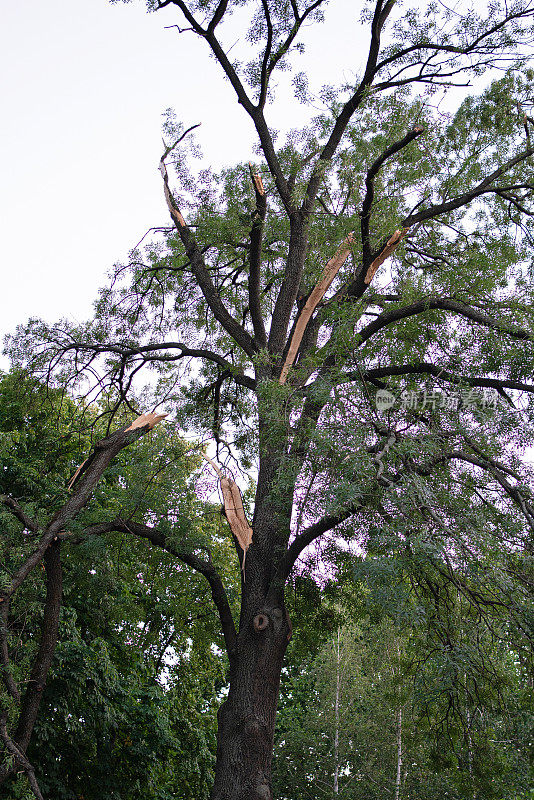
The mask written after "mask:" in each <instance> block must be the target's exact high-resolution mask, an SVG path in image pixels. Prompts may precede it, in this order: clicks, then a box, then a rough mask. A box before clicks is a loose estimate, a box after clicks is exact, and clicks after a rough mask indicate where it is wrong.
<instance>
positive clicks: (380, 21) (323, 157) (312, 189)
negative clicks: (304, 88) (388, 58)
mask: <svg viewBox="0 0 534 800" xmlns="http://www.w3.org/2000/svg"><path fill="white" fill-rule="evenodd" d="M394 5H395V0H388V2H386V3H384V2H383V0H377V2H376V5H375V11H374V16H373V21H372V24H371V42H370V45H369V52H368V56H367V64H366V66H365V71H364V74H363V78H362V80H361V81H360V84H359V86H358V88H357V89H356V91H355V92H354V93H353V94H352V96H351V97H350V98H349V100H347V102H346V103H345V105H344V106H343V108H342V109H341V112H340V113H339V115H338V117H337V119H336V121H335V124H334V127H333V129H332V132H331V134H330V136H329V138H328V141H327V143H326V144H325V146H324V147H323V149H322V152H321V154H320V156H319V158H318V160H317V163H316V165H315V168H314V170H313V172H312V175H311V177H310V180H309V182H308V186H307V188H306V197H305V199H304V202H303V204H302V210H303V211H304V212H305V213H308V214H309V213H310V212H311V210H312V207H313V204H314V202H315V198H316V197H317V192H318V191H319V186H320V185H321V181H322V178H323V174H324V170H325V167H326V165H327V163H328V162H329V161H330V159H331V158H332V157H333V155H334V153H335V152H336V150H337V147H338V145H339V143H340V141H341V139H342V137H343V134H344V133H345V129H346V127H347V125H348V124H349V122H350V119H351V117H352V115H353V114H354V112H355V111H356V109H357V108H358V106H359V105H360V103H361V102H362V100H363V98H364V97H365V93H366V91H367V89H368V88H369V86H370V85H371V83H372V82H373V78H374V76H375V73H376V64H377V60H378V54H379V52H380V35H381V33H382V28H383V27H384V24H385V22H386V20H387V18H388V16H389V14H390V13H391V11H392V9H393V6H394Z"/></svg>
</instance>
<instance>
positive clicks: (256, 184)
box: [248, 161, 265, 197]
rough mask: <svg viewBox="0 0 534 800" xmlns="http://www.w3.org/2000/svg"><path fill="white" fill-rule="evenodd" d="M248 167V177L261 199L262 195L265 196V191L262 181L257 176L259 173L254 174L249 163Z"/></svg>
mask: <svg viewBox="0 0 534 800" xmlns="http://www.w3.org/2000/svg"><path fill="white" fill-rule="evenodd" d="M248 166H249V169H250V177H251V178H252V181H253V183H254V188H255V189H256V191H257V193H258V194H260V195H261V196H262V197H263V195H264V194H265V189H264V187H263V181H262V179H261V175H260V174H259V172H254V167H253V165H252V162H251V161H249V162H248Z"/></svg>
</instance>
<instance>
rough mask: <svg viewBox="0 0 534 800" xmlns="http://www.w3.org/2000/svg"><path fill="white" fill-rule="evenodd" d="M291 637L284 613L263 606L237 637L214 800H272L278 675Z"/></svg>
mask: <svg viewBox="0 0 534 800" xmlns="http://www.w3.org/2000/svg"><path fill="white" fill-rule="evenodd" d="M289 638H290V625H289V620H288V618H287V614H286V612H285V609H284V608H282V607H280V606H275V607H274V608H268V607H264V608H263V609H262V610H261V612H259V613H257V614H256V615H254V617H253V618H251V619H250V621H249V623H248V624H247V625H246V627H245V628H244V629H242V630H241V631H240V634H239V637H238V647H237V653H236V657H235V659H234V663H233V665H232V668H231V672H230V691H229V694H228V698H227V699H226V701H225V702H224V703H223V705H222V706H221V708H220V709H219V714H218V723H219V728H218V735H217V762H216V767H215V783H214V786H213V790H212V793H211V798H212V800H271V798H272V796H273V795H272V788H271V762H272V754H273V740H274V726H275V718H276V708H277V704H278V691H279V686H280V673H281V670H282V664H283V659H284V653H285V651H286V647H287V643H288V641H289Z"/></svg>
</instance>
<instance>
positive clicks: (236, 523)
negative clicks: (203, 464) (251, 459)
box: [202, 453, 253, 573]
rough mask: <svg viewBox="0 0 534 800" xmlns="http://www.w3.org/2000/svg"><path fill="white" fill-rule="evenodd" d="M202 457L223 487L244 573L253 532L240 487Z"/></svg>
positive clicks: (212, 463) (227, 511) (227, 512)
mask: <svg viewBox="0 0 534 800" xmlns="http://www.w3.org/2000/svg"><path fill="white" fill-rule="evenodd" d="M202 455H203V457H204V458H205V459H206V461H208V462H209V463H210V464H211V466H212V467H213V469H214V470H215V472H216V473H217V476H218V478H219V485H220V487H221V492H222V496H223V500H224V513H225V514H226V519H227V520H228V524H229V526H230V530H231V531H232V533H233V534H234V536H235V538H236V539H237V541H238V542H239V546H240V547H241V549H242V550H243V563H242V564H241V569H242V571H243V573H244V572H245V559H246V557H247V550H248V548H249V547H250V544H251V542H252V534H253V530H252V528H251V527H250V525H249V524H248V520H247V518H246V516H245V509H244V508H243V498H242V497H241V492H240V490H239V486H238V485H237V483H236V482H235V481H234V480H233V478H228V477H226V475H224V474H223V472H222V470H221V468H220V467H219V465H218V464H217V463H216V462H215V461H213V460H212V459H211V458H209V457H208V456H207V455H205V454H204V453H203V454H202Z"/></svg>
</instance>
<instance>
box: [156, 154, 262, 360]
mask: <svg viewBox="0 0 534 800" xmlns="http://www.w3.org/2000/svg"><path fill="white" fill-rule="evenodd" d="M164 156H165V154H164ZM164 156H162V158H161V160H160V172H161V175H162V177H163V187H164V191H165V199H166V201H167V206H168V209H169V212H170V215H171V218H172V219H173V221H174V224H175V225H176V229H177V230H178V234H179V236H180V239H181V240H182V244H183V245H184V248H185V251H186V253H187V255H188V257H189V260H190V261H191V269H192V270H193V274H194V276H195V278H196V280H197V283H198V285H199V287H200V289H201V291H202V294H203V295H204V298H205V300H206V302H207V304H208V306H209V308H210V309H211V311H212V313H213V315H214V317H215V319H217V320H218V321H219V322H220V323H221V325H222V326H223V328H224V329H225V330H226V332H227V333H229V334H230V336H231V337H232V338H233V340H234V341H235V342H236V343H237V344H238V345H239V346H240V347H241V348H242V349H243V350H244V351H245V353H246V354H247V355H248V356H253V355H254V353H255V352H256V351H257V349H258V348H257V345H256V343H255V341H254V339H253V338H252V337H251V336H250V334H249V333H247V331H246V330H245V329H244V328H243V327H241V325H240V324H239V323H238V322H237V320H235V319H234V318H233V317H232V315H231V314H230V313H229V311H228V309H227V308H226V306H225V305H224V303H223V302H222V300H221V298H220V296H219V293H218V292H217V290H216V288H215V286H214V284H213V281H212V280H211V276H210V274H209V271H208V270H207V268H206V264H205V262H204V256H203V255H202V252H201V250H200V248H199V247H198V245H197V242H196V238H195V236H194V234H193V233H192V232H191V230H190V228H189V227H188V226H187V225H186V222H185V220H184V218H183V216H182V213H181V211H180V209H179V208H178V206H177V204H176V201H175V200H174V198H173V196H172V194H171V191H170V189H169V176H168V174H167V167H166V166H165V162H164V161H163V157H164Z"/></svg>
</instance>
